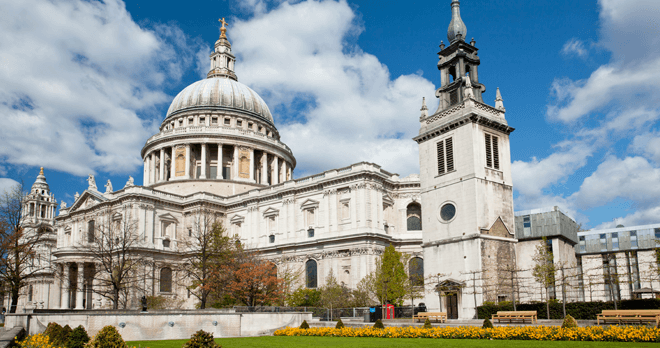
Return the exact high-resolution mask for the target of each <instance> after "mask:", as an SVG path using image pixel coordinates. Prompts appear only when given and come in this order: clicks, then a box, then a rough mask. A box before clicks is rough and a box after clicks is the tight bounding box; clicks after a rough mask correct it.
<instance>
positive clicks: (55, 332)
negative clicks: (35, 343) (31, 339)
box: [44, 323, 62, 344]
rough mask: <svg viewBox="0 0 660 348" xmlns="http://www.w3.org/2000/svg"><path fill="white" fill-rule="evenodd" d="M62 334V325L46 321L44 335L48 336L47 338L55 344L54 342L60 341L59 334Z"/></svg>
mask: <svg viewBox="0 0 660 348" xmlns="http://www.w3.org/2000/svg"><path fill="white" fill-rule="evenodd" d="M61 335H62V326H61V325H60V324H58V323H48V326H46V330H44V336H46V337H47V338H48V340H49V341H50V342H51V343H53V344H56V343H55V342H56V341H57V342H59V341H61V339H60V336H61Z"/></svg>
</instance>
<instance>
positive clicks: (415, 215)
mask: <svg viewBox="0 0 660 348" xmlns="http://www.w3.org/2000/svg"><path fill="white" fill-rule="evenodd" d="M406 218H407V222H408V231H421V230H422V206H421V205H419V203H410V204H408V208H407V210H406Z"/></svg>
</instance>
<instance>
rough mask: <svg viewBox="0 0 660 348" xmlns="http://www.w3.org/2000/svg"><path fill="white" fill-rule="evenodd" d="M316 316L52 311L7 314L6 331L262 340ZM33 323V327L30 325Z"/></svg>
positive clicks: (131, 338) (137, 338) (130, 337)
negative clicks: (54, 328)
mask: <svg viewBox="0 0 660 348" xmlns="http://www.w3.org/2000/svg"><path fill="white" fill-rule="evenodd" d="M311 319H312V313H303V312H291V313H227V312H221V311H208V310H204V311H201V310H200V311H163V312H148V313H141V312H139V311H48V312H46V313H21V314H7V317H6V321H5V327H6V328H7V329H9V328H13V327H23V328H26V329H27V330H28V331H29V334H36V333H40V332H43V331H44V330H45V329H46V326H47V325H48V323H50V322H56V323H58V324H60V325H62V326H64V325H66V324H68V325H69V326H70V327H72V328H75V327H77V326H78V325H82V326H83V327H85V329H86V330H87V332H88V334H89V335H90V337H91V336H93V335H95V334H96V333H97V332H99V331H100V330H101V329H102V328H103V327H104V326H106V325H113V326H115V327H116V328H117V330H119V333H120V334H121V335H122V337H123V338H124V340H126V341H140V340H171V339H188V338H190V336H191V335H192V334H194V333H195V332H196V331H198V330H204V331H207V332H210V333H212V334H213V336H214V337H237V336H260V335H269V334H272V333H273V332H274V331H275V330H277V329H279V328H284V327H287V326H300V324H301V323H302V321H303V320H308V321H310V320H311ZM28 320H29V323H28Z"/></svg>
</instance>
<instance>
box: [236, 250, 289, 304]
mask: <svg viewBox="0 0 660 348" xmlns="http://www.w3.org/2000/svg"><path fill="white" fill-rule="evenodd" d="M234 262H235V266H233V267H225V268H224V272H228V273H229V272H231V279H230V281H229V283H228V284H227V290H228V291H229V293H230V294H231V295H232V296H233V297H234V298H235V299H237V300H238V301H240V302H242V303H244V304H245V305H246V306H250V307H255V306H257V305H261V306H263V305H267V304H269V303H272V302H275V301H277V300H278V299H279V298H280V292H281V291H282V281H281V280H280V279H277V267H276V266H275V264H274V263H272V262H270V261H267V260H263V259H261V258H259V257H258V255H257V254H256V253H254V252H246V251H242V250H241V251H239V255H238V257H237V258H236V259H235V261H234ZM232 268H233V269H232Z"/></svg>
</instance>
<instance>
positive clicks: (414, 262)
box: [408, 257, 424, 285]
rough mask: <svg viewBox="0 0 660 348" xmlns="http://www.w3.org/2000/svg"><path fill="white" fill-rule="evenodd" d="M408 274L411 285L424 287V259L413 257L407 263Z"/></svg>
mask: <svg viewBox="0 0 660 348" xmlns="http://www.w3.org/2000/svg"><path fill="white" fill-rule="evenodd" d="M408 274H409V275H410V280H411V282H412V284H413V285H424V259H422V258H421V257H413V258H412V259H410V261H409V262H408Z"/></svg>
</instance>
